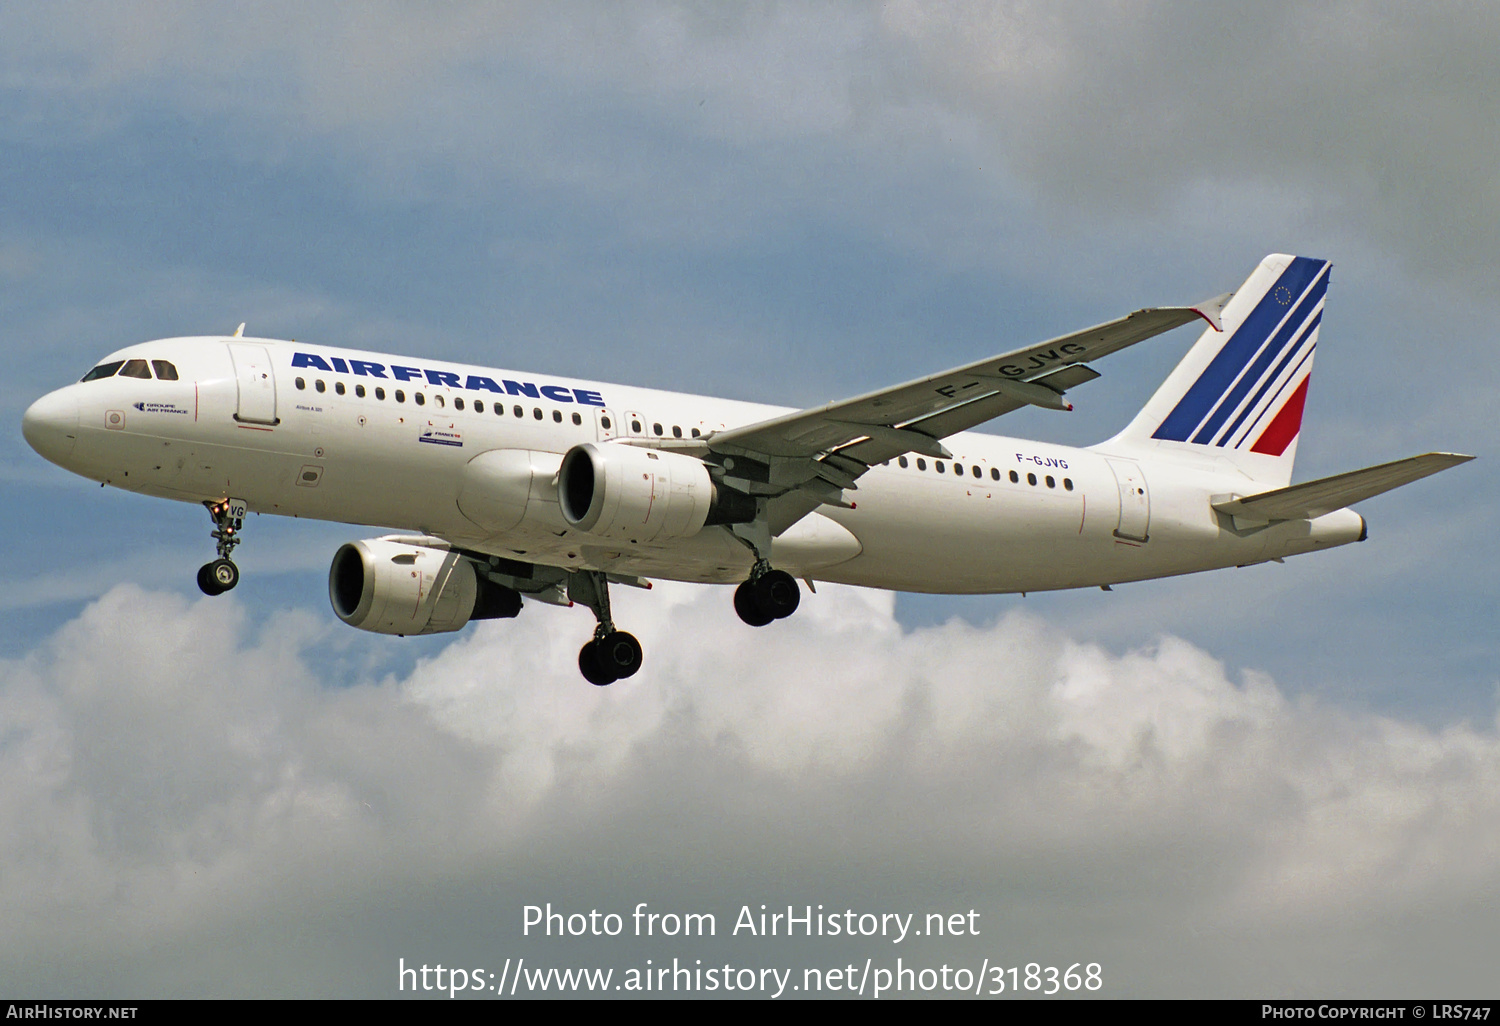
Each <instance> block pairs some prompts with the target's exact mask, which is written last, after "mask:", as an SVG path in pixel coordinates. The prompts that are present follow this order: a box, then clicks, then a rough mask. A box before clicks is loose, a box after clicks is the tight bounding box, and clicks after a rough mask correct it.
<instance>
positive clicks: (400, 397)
mask: <svg viewBox="0 0 1500 1026" xmlns="http://www.w3.org/2000/svg"><path fill="white" fill-rule="evenodd" d="M396 402H398V403H404V402H406V393H405V392H403V391H402V390H401V389H399V388H398V389H396Z"/></svg>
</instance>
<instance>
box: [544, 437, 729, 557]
mask: <svg viewBox="0 0 1500 1026" xmlns="http://www.w3.org/2000/svg"><path fill="white" fill-rule="evenodd" d="M557 497H558V501H559V504H560V506H561V507H562V515H563V519H564V520H566V521H567V522H568V523H569V525H571V526H572V527H574V528H576V529H577V530H579V531H583V532H585V533H586V534H591V535H594V536H596V537H599V538H611V539H616V540H620V541H629V542H651V541H656V540H658V539H662V540H671V539H677V538H691V537H692V536H693V535H695V534H697V533H698V532H699V531H701V530H703V528H704V525H705V524H741V523H748V522H749V521H751V520H754V519H755V500H754V499H753V498H751V497H750V496H748V495H744V494H742V493H740V492H733V491H729V490H727V489H723V488H719V487H718V486H717V485H715V484H714V482H713V479H712V478H710V477H709V475H708V465H707V464H705V463H704V462H703V461H702V460H699V459H695V458H693V457H692V456H685V455H683V454H682V453H676V452H666V451H663V450H658V449H645V448H640V447H638V446H634V445H621V444H618V443H611V442H604V443H598V444H596V443H594V442H588V443H585V444H583V445H575V446H574V447H573V448H571V449H569V450H568V453H567V455H566V456H564V457H563V461H562V467H561V468H560V469H559V470H558V475H557Z"/></svg>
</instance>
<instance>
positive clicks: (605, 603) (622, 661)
mask: <svg viewBox="0 0 1500 1026" xmlns="http://www.w3.org/2000/svg"><path fill="white" fill-rule="evenodd" d="M568 598H570V599H572V600H573V601H574V602H577V603H579V604H581V605H585V606H588V607H589V609H591V610H593V612H594V616H595V618H597V619H598V621H599V625H598V626H597V627H595V628H594V640H593V641H590V642H589V643H588V644H587V645H584V646H583V648H582V649H581V650H580V651H579V653H578V669H579V671H580V672H581V673H582V674H583V677H584V680H587V681H588V682H589V683H590V684H594V685H597V686H599V687H603V686H604V685H606V684H613V683H614V682H615V681H617V680H622V679H624V678H625V677H630V676H633V675H634V674H635V672H636V671H637V670H639V669H640V668H641V658H642V656H641V643H640V642H639V641H637V640H635V635H633V634H627V633H626V632H624V631H618V630H615V622H614V620H613V619H612V618H611V617H610V613H609V579H608V578H607V577H605V575H604V574H603V573H601V572H600V571H598V570H578V571H575V572H574V573H573V574H572V575H571V576H569V578H568Z"/></svg>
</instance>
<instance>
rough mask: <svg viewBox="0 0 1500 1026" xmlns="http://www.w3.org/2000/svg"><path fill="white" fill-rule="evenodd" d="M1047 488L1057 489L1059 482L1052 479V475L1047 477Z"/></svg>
mask: <svg viewBox="0 0 1500 1026" xmlns="http://www.w3.org/2000/svg"><path fill="white" fill-rule="evenodd" d="M1047 487H1048V488H1056V487H1057V482H1056V481H1054V480H1053V479H1052V475H1051V474H1048V475H1047Z"/></svg>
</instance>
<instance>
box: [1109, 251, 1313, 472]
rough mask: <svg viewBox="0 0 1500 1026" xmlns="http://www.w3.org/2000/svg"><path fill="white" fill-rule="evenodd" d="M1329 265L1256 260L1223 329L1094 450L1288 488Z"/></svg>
mask: <svg viewBox="0 0 1500 1026" xmlns="http://www.w3.org/2000/svg"><path fill="white" fill-rule="evenodd" d="M1332 266H1333V265H1332V264H1330V263H1329V262H1328V261H1326V260H1313V259H1310V258H1308V257H1293V256H1286V255H1284V254H1280V253H1274V254H1272V255H1271V256H1268V257H1266V258H1265V259H1264V260H1262V261H1261V263H1260V266H1259V267H1257V268H1256V269H1255V272H1254V273H1253V274H1251V275H1250V277H1249V278H1248V279H1246V281H1245V284H1244V285H1242V286H1241V287H1240V289H1239V291H1237V292H1236V293H1235V294H1234V298H1233V299H1231V300H1230V301H1229V303H1228V305H1227V306H1225V307H1224V312H1223V319H1222V325H1223V331H1216V330H1215V329H1213V328H1209V329H1207V330H1206V331H1204V332H1203V334H1202V335H1201V336H1199V338H1198V341H1197V343H1196V344H1195V345H1194V346H1193V348H1192V349H1190V350H1188V354H1187V356H1185V357H1183V360H1182V362H1181V363H1179V364H1178V365H1177V367H1176V369H1175V370H1173V371H1172V373H1171V374H1170V375H1169V376H1168V377H1167V380H1166V381H1165V382H1163V383H1162V386H1161V388H1159V389H1157V390H1156V394H1155V395H1154V396H1152V397H1151V401H1150V402H1148V403H1147V404H1146V406H1145V408H1144V409H1142V410H1141V412H1140V413H1139V414H1137V415H1136V418H1135V420H1133V421H1131V423H1130V426H1129V427H1127V428H1126V429H1125V430H1124V431H1122V432H1121V433H1120V434H1118V435H1116V436H1115V437H1114V438H1113V439H1111V440H1110V441H1109V442H1107V443H1105V445H1104V446H1101V448H1106V449H1107V448H1110V447H1115V448H1120V447H1128V448H1131V449H1137V450H1140V449H1145V450H1149V451H1152V452H1153V453H1154V454H1156V455H1160V456H1170V455H1171V454H1172V453H1173V452H1195V453H1196V454H1198V455H1200V456H1202V455H1213V456H1216V457H1218V458H1220V459H1223V460H1225V461H1227V462H1228V463H1230V464H1232V465H1234V466H1235V467H1236V468H1238V469H1239V470H1241V471H1243V472H1244V473H1245V474H1247V475H1248V476H1249V477H1251V478H1252V479H1253V480H1255V481H1256V482H1259V483H1264V484H1266V485H1269V486H1273V487H1279V486H1281V485H1285V484H1287V483H1288V482H1290V481H1291V479H1292V460H1293V458H1294V457H1295V456H1296V454H1297V436H1298V433H1299V432H1300V430H1301V428H1302V407H1303V403H1304V402H1305V401H1306V399H1307V383H1308V377H1309V375H1310V374H1311V372H1312V362H1313V349H1314V348H1315V347H1316V346H1317V344H1318V325H1319V323H1320V322H1321V321H1322V319H1323V299H1324V296H1325V294H1326V293H1327V291H1328V279H1329V271H1330V268H1331V267H1332Z"/></svg>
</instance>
